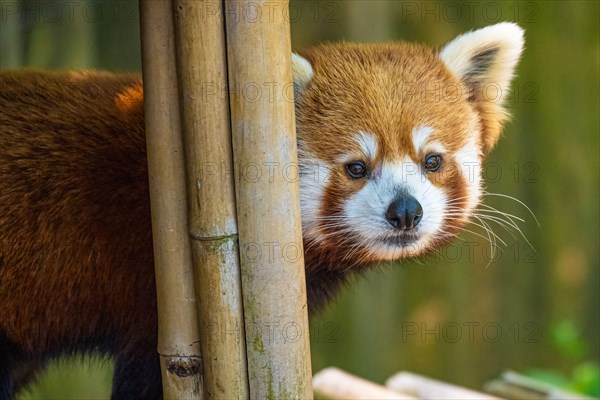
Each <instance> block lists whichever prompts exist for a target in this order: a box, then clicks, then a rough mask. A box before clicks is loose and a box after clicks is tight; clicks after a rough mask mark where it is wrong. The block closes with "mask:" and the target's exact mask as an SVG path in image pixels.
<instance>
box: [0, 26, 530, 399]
mask: <svg viewBox="0 0 600 400" xmlns="http://www.w3.org/2000/svg"><path fill="white" fill-rule="evenodd" d="M521 49H522V31H521V30H520V29H519V28H518V27H516V26H515V25H513V24H499V25H496V26H493V27H488V28H484V29H482V30H480V31H475V32H473V33H470V34H467V35H463V36H461V37H459V38H458V39H456V40H455V41H453V42H451V43H450V44H449V45H448V46H446V47H445V48H444V49H443V50H442V52H441V53H435V52H434V51H432V50H430V49H427V48H426V47H423V46H417V45H407V44H382V45H351V44H341V45H328V46H321V47H318V48H315V49H313V50H309V51H307V52H306V53H304V57H301V56H298V55H294V56H293V68H294V86H295V95H296V118H297V126H298V128H297V131H298V149H299V163H300V187H301V206H302V224H303V237H304V242H305V256H306V273H307V291H308V297H309V307H310V308H311V309H314V308H315V307H318V306H319V305H320V304H322V303H323V302H324V301H326V300H327V299H328V298H330V297H331V295H332V293H333V292H334V291H335V289H336V288H337V287H338V286H339V285H340V284H341V283H343V282H344V280H345V276H346V275H347V273H348V272H352V271H356V270H359V269H362V268H363V267H364V266H366V265H368V264H369V263H372V262H377V261H379V260H386V259H397V258H402V257H410V256H414V255H419V254H423V253H425V252H427V251H429V250H431V249H435V248H437V247H439V246H440V245H442V244H444V243H446V242H448V241H449V240H450V239H451V238H452V237H453V236H454V235H455V234H456V233H457V232H459V231H460V228H461V227H462V226H463V225H464V224H465V223H466V222H467V221H468V219H469V216H470V213H471V211H472V210H473V209H474V207H475V206H476V205H477V203H478V202H479V197H480V173H479V169H478V166H477V165H475V164H477V162H479V161H480V159H481V157H482V156H483V155H484V154H486V153H487V152H488V151H489V150H490V148H491V147H492V146H493V144H494V143H495V141H496V140H497V138H498V136H499V134H500V128H501V123H502V121H503V119H504V114H503V109H502V107H501V104H500V102H498V101H496V102H489V101H487V100H486V99H484V98H482V97H481V95H480V94H479V91H478V87H480V86H481V85H483V84H485V83H486V82H489V81H490V80H492V81H494V82H496V81H497V82H498V84H499V85H500V87H502V88H508V84H509V82H510V77H511V75H512V71H513V69H514V66H515V64H516V62H517V59H518V57H519V55H520V53H521ZM406 84H410V87H408V86H406ZM403 85H404V86H403ZM435 85H441V86H442V87H446V88H455V89H457V90H458V91H459V95H458V96H455V97H454V101H452V102H450V101H447V100H441V101H440V100H439V99H437V100H436V99H434V100H431V99H429V100H428V99H426V98H424V97H420V96H422V95H423V94H424V93H430V92H431V90H435V89H434V87H436V86H435ZM405 89H406V90H405ZM0 128H1V131H0V151H1V153H0V175H1V179H0V309H1V312H0V400H5V399H10V398H11V397H12V396H13V395H14V394H15V393H16V391H18V390H19V389H20V388H22V387H24V385H26V384H27V383H28V382H29V381H30V380H31V378H32V376H34V375H35V373H36V372H37V371H38V370H39V369H40V368H41V367H43V364H44V363H45V362H46V361H47V360H49V359H52V358H55V357H58V356H61V355H64V354H69V353H80V352H89V351H99V352H101V353H105V354H108V355H110V356H112V357H114V358H115V360H116V363H117V364H116V371H115V377H114V382H113V394H112V398H113V399H138V398H139V399H158V398H160V397H161V383H160V369H159V364H158V357H157V354H156V340H157V317H156V293H155V284H154V271H153V256H152V235H151V226H150V207H149V199H148V178H147V165H146V145H145V137H144V110H143V93H142V84H141V81H140V77H138V76H136V75H118V74H108V73H98V72H83V73H49V72H31V71H22V72H1V73H0ZM407 167H410V168H408V169H407ZM315 172H316V174H315Z"/></svg>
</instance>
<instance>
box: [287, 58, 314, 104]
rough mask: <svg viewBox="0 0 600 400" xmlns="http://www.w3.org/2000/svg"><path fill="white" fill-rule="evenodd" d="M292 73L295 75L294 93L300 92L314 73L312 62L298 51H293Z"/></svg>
mask: <svg viewBox="0 0 600 400" xmlns="http://www.w3.org/2000/svg"><path fill="white" fill-rule="evenodd" d="M292 73H293V75H294V92H295V93H294V94H296V95H297V94H299V93H300V92H301V91H302V89H303V88H304V87H305V86H306V84H308V82H309V81H310V80H311V79H312V77H313V75H314V71H313V68H312V65H311V64H310V62H309V61H308V60H307V59H306V58H304V57H302V56H299V55H298V54H296V53H292Z"/></svg>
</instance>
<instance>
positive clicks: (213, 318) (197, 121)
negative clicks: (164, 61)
mask: <svg viewBox="0 0 600 400" xmlns="http://www.w3.org/2000/svg"><path fill="white" fill-rule="evenodd" d="M173 12H174V14H175V31H176V45H177V64H178V77H179V85H180V88H181V97H180V101H181V112H182V116H183V128H184V132H185V144H186V146H185V147H186V160H187V175H188V201H189V204H190V219H189V225H190V237H191V241H192V256H193V260H194V266H195V270H196V282H197V285H196V290H197V294H198V302H199V303H198V308H199V319H200V330H201V347H202V355H203V357H204V358H203V366H204V370H203V375H204V376H203V378H204V393H205V396H206V398H209V399H246V398H248V375H247V370H246V349H245V336H244V319H243V309H242V294H241V276H240V265H239V255H238V247H237V245H238V235H237V233H238V232H237V224H236V216H235V195H234V192H235V189H234V181H233V162H232V149H231V133H230V132H231V130H230V125H229V123H230V120H229V102H228V96H227V65H226V49H225V37H224V35H225V26H224V21H223V10H222V3H221V2H216V1H214V0H175V1H174V2H173ZM249 62H251V61H249Z"/></svg>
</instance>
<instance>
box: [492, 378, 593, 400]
mask: <svg viewBox="0 0 600 400" xmlns="http://www.w3.org/2000/svg"><path fill="white" fill-rule="evenodd" d="M485 390H486V391H488V392H490V393H493V394H496V395H498V396H502V397H504V398H506V399H515V400H516V399H531V400H536V399H539V400H592V398H591V397H588V396H585V395H582V394H578V393H571V392H567V391H565V390H563V389H561V388H558V387H555V386H553V385H550V384H548V383H545V382H540V381H537V380H535V379H533V378H530V377H528V376H524V375H521V374H519V373H516V372H513V371H506V372H504V373H503V374H502V376H501V377H500V379H497V380H493V381H491V382H488V383H487V384H486V385H485Z"/></svg>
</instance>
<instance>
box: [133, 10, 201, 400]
mask: <svg viewBox="0 0 600 400" xmlns="http://www.w3.org/2000/svg"><path fill="white" fill-rule="evenodd" d="M140 16H141V33H142V62H143V74H144V103H145V114H146V141H147V149H148V174H149V179H150V200H151V210H152V234H153V241H154V262H155V271H156V288H157V302H158V320H159V324H158V352H159V354H160V362H161V370H162V376H163V395H164V398H165V399H179V398H185V399H199V398H200V396H201V390H200V389H201V384H202V374H201V362H200V361H201V358H200V345H199V332H198V320H197V316H196V301H195V291H194V280H193V268H192V263H191V251H190V247H189V241H188V239H187V202H186V189H185V170H184V160H183V143H182V138H181V127H180V115H179V106H178V97H177V96H178V93H177V77H176V73H175V52H174V42H173V37H174V36H173V18H172V15H171V3H170V1H167V0H158V1H157V0H143V1H141V3H140Z"/></svg>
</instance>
